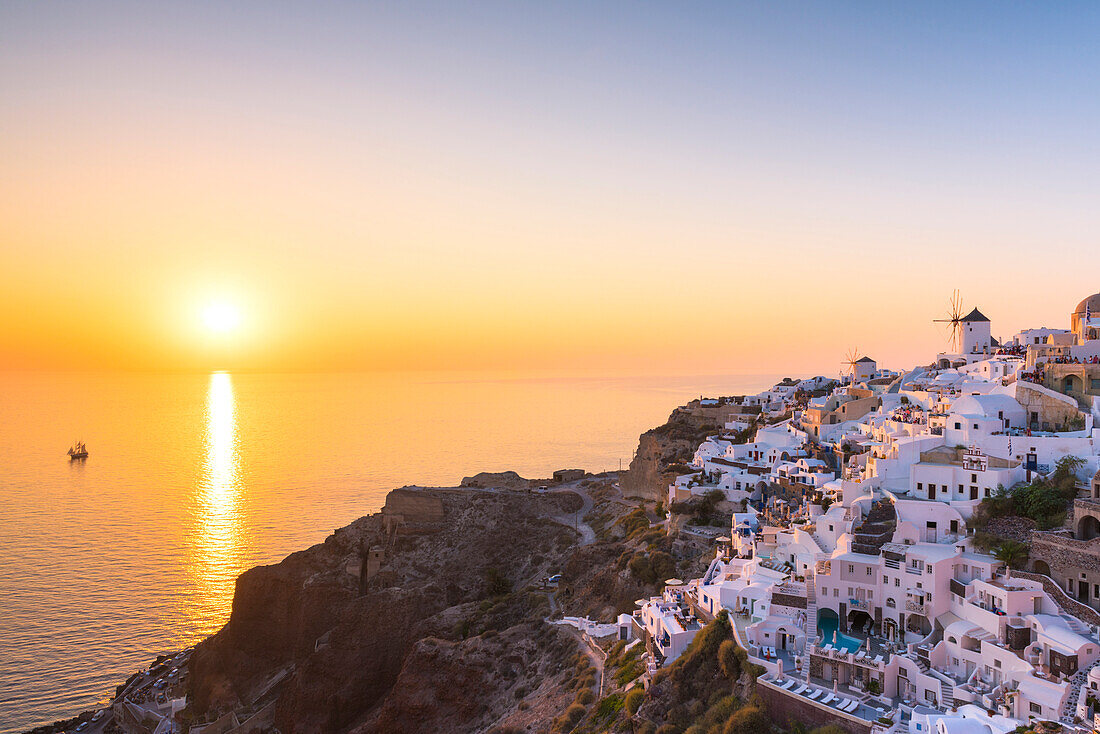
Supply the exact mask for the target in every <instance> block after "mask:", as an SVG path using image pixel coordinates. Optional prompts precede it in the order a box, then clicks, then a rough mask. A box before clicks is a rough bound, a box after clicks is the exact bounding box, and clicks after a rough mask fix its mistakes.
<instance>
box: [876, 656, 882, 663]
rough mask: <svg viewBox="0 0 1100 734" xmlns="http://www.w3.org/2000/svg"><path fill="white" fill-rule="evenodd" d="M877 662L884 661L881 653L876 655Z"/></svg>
mask: <svg viewBox="0 0 1100 734" xmlns="http://www.w3.org/2000/svg"><path fill="white" fill-rule="evenodd" d="M875 662H876V663H881V662H882V656H881V655H875Z"/></svg>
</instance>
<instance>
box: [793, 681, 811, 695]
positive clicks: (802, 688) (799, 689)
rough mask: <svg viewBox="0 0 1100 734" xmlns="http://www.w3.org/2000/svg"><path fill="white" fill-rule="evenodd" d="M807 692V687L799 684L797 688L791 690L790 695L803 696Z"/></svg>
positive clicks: (808, 688)
mask: <svg viewBox="0 0 1100 734" xmlns="http://www.w3.org/2000/svg"><path fill="white" fill-rule="evenodd" d="M808 690H810V687H809V686H807V685H806V684H805V683H799V684H798V687H797V688H792V689H791V693H798V694H803V693H805V692H806V691H808Z"/></svg>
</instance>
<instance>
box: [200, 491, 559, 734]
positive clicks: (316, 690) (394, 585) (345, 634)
mask: <svg viewBox="0 0 1100 734" xmlns="http://www.w3.org/2000/svg"><path fill="white" fill-rule="evenodd" d="M410 492H412V493H416V494H417V495H418V496H419V498H421V499H425V500H426V501H424V502H410V501H409V500H410V497H409V496H408V494H407V493H410ZM391 496H392V497H393V499H394V500H395V502H394V504H393V505H390V501H389V499H388V500H387V506H388V507H389V508H390V513H389V514H390V516H393V515H394V514H402V513H397V512H396V510H399V509H400V510H403V511H410V508H411V509H412V511H416V509H417V508H420V509H421V510H423V508H425V507H427V508H429V511H431V512H433V513H434V512H435V510H432V509H431V508H432V507H437V506H438V507H441V508H442V517H441V518H440V519H439V522H438V523H436V524H437V525H438V530H437V531H436V532H433V533H429V534H424V533H405V532H403V531H402V526H401V525H400V524H398V525H391V526H389V529H387V525H386V523H385V522H384V517H385V514H386V513H384V512H383V513H378V514H376V515H372V516H370V517H366V518H362V519H360V520H357V521H356V522H354V523H352V524H351V525H350V526H348V527H346V528H342V529H340V530H338V531H336V532H335V533H334V534H333V535H332V536H330V537H329V538H328V539H326V541H325V542H324V543H321V544H319V545H316V546H314V547H312V548H310V549H308V550H305V551H302V552H299V553H295V554H293V555H291V556H289V557H287V558H286V559H285V560H284V561H283V562H281V563H279V564H276V565H272V566H263V567H259V568H256V569H253V570H251V571H248V572H246V573H245V574H242V575H241V577H240V578H239V579H238V581H237V587H236V593H235V596H234V601H233V611H232V614H231V617H230V620H229V622H228V623H227V624H226V626H225V627H224V628H223V629H222V631H221V632H219V633H218V634H216V635H214V636H213V637H211V638H209V639H208V640H206V641H204V642H203V643H201V644H200V645H198V647H197V649H196V651H195V655H194V656H193V658H192V662H191V678H192V697H193V704H192V711H193V712H194V714H195V721H196V722H199V721H211V720H213V719H215V718H217V717H218V716H219V715H221V714H223V713H225V712H226V711H229V710H234V709H239V710H245V711H246V712H247V710H255V709H256V708H258V707H260V706H262V705H265V704H267V703H269V702H271V701H274V702H275V725H276V726H277V727H278V729H279V730H280V731H282V732H284V734H295V733H297V732H342V731H350V730H352V729H357V730H359V731H362V732H367V731H394V730H395V729H393V728H387V727H388V725H387V724H384V723H377V724H376V725H377V726H378V727H380V728H371V727H372V726H374V725H372V724H370V723H369V722H371V721H375V722H386V721H390V720H393V717H395V716H397V713H398V708H394V706H391V707H388V708H387V706H386V701H387V700H388V697H389V696H392V695H400V692H399V691H395V689H394V683H395V682H396V681H397V679H398V677H399V675H400V674H401V673H402V670H403V669H404V668H405V666H406V664H407V663H408V665H410V666H411V667H410V673H409V675H410V676H414V673H415V671H416V670H417V669H421V670H425V671H426V670H428V669H430V664H429V662H423V663H418V662H417V660H422V661H431V660H435V661H436V662H437V663H438V664H440V665H444V664H445V667H446V669H448V670H449V671H450V673H449V676H448V678H438V676H437V677H436V680H435V684H436V685H439V686H440V687H441V688H443V687H446V686H447V685H450V683H451V678H453V679H454V680H466V681H468V682H469V683H470V685H471V686H476V685H481V684H480V683H478V682H477V676H478V675H479V673H478V672H477V671H478V670H479V666H480V665H481V663H479V662H478V661H479V660H481V659H482V657H483V655H482V653H483V651H484V650H487V649H489V647H488V646H487V645H488V643H484V645H483V646H478V645H475V644H473V643H471V644H470V645H467V644H465V642H463V641H462V639H461V638H462V637H465V636H466V635H467V634H468V633H469V634H479V633H480V632H482V631H483V630H486V629H492V630H498V631H499V630H504V629H508V628H509V627H511V626H514V625H515V624H517V623H521V622H524V621H525V620H526V621H528V622H530V621H533V620H536V619H541V618H542V617H543V616H545V614H547V613H548V608H547V606H548V602H547V599H546V595H545V594H537V593H533V592H531V593H528V592H523V591H522V589H523V587H524V586H525V585H527V584H529V583H531V582H533V581H535V580H537V579H540V578H544V577H545V576H546V575H547V574H548V573H549V570H550V569H551V568H559V567H560V566H561V565H562V564H563V562H564V559H565V558H566V556H567V553H568V552H569V551H570V550H571V549H572V548H573V547H574V544H575V542H576V539H577V533H576V532H575V531H574V530H573V529H572V528H569V527H566V526H564V525H563V524H562V523H561V522H560V518H561V517H562V516H564V515H566V514H567V513H568V511H569V510H570V509H571V508H573V507H574V506H575V505H576V504H577V502H578V501H579V500H578V498H577V496H576V495H574V494H572V493H569V492H563V493H547V494H533V493H529V492H518V491H517V492H509V491H492V492H489V491H482V490H470V489H454V490H443V489H402V490H398V491H397V493H396V494H393V495H391ZM376 547H382V548H385V549H386V551H385V552H386V555H385V558H384V560H383V562H382V564H381V566H380V568H379V569H378V572H377V573H376V574H375V575H374V576H372V577H371V578H370V579H366V578H365V576H361V577H358V578H357V577H356V576H354V575H353V574H350V573H349V572H348V570H347V569H348V568H349V567H352V568H357V567H358V568H361V567H362V566H363V564H362V563H359V564H358V565H357V564H356V563H355V562H356V561H361V560H362V558H363V557H364V555H365V554H366V553H367V552H368V549H370V548H376ZM510 590H515V591H514V592H511V593H510ZM540 605H541V606H540ZM516 634H517V635H519V634H520V633H519V632H517V633H516ZM428 638H453V639H452V640H451V641H452V642H454V643H455V644H454V646H453V647H449V646H448V645H449V643H446V641H445V640H444V641H439V640H436V641H434V642H429V643H425V644H424V645H423V646H420V642H421V641H422V640H426V639H428ZM445 643H446V644H445ZM414 650H419V653H417V657H416V658H414V659H413V660H411V661H407V660H406V659H407V657H408V656H409V654H410V652H412V651H414ZM465 651H470V652H471V656H472V657H471V659H470V661H469V665H470V670H469V671H465V672H463V671H462V670H460V668H462V666H463V663H462V660H463V656H464V655H463V653H464V652H465ZM475 653H476V654H475ZM539 665H542V663H541V662H540V663H539ZM418 666H419V667H418ZM536 667H538V666H536ZM517 675H518V673H517ZM414 677H415V676H414ZM429 681H430V679H429V677H427V676H424V677H423V684H422V685H423V686H427V685H428V684H429ZM437 695H438V696H440V697H441V698H440V700H441V702H445V701H446V699H447V696H448V695H449V694H447V693H446V692H445V691H442V690H441V691H440V692H439V693H438V694H437ZM468 698H470V699H471V700H475V701H476V700H477V698H478V697H477V695H476V694H475V693H470V694H469V696H468ZM513 703H514V700H513ZM441 705H443V704H442V703H441ZM450 705H451V706H452V708H451V712H452V715H453V716H454V717H456V718H455V720H454V721H453V722H452V724H451V726H452V727H453V728H452V729H448V730H454V731H470V730H472V729H471V728H470V726H469V722H468V721H466V720H465V719H464V718H462V717H465V716H475V715H476V716H483V715H484V713H485V712H484V711H481V709H480V707H479V708H478V709H477V711H471V710H467V709H464V708H462V707H461V706H460V705H459V702H458V701H457V700H455V701H452V702H451V704H450ZM395 706H396V704H395ZM494 710H495V709H494ZM386 711H389V713H385V712H386ZM386 717H389V718H386ZM475 729H476V727H475ZM415 730H416V729H409V731H415ZM427 730H435V729H432V728H429V729H427ZM440 730H442V729H440Z"/></svg>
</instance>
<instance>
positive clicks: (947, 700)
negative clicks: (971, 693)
mask: <svg viewBox="0 0 1100 734" xmlns="http://www.w3.org/2000/svg"><path fill="white" fill-rule="evenodd" d="M954 706H955V686H954V685H952V684H950V683H948V682H947V681H943V680H941V681H940V708H942V709H943V710H944V711H950V710H951V709H952V708H953V707H954Z"/></svg>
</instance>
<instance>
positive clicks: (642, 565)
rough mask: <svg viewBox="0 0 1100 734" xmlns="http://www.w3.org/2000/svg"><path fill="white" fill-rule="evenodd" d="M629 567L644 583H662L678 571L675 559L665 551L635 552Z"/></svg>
mask: <svg viewBox="0 0 1100 734" xmlns="http://www.w3.org/2000/svg"><path fill="white" fill-rule="evenodd" d="M627 567H628V568H629V569H630V573H632V574H633V575H634V578H636V579H638V580H639V581H641V582H642V583H644V584H657V583H661V582H663V581H665V580H667V579H670V578H672V576H673V575H674V574H675V573H676V561H675V559H673V557H672V556H670V555H669V554H668V553H665V552H664V551H654V552H653V553H635V554H634V555H633V556H632V557H631V559H630V562H629V563H628V564H627Z"/></svg>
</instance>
